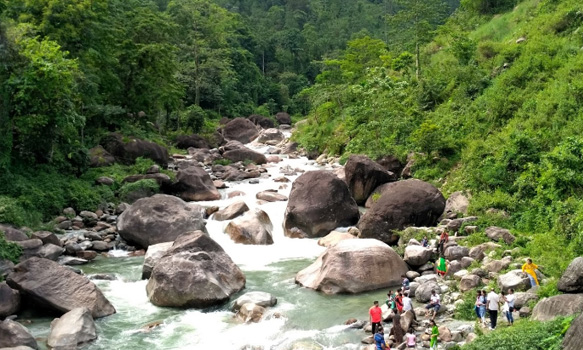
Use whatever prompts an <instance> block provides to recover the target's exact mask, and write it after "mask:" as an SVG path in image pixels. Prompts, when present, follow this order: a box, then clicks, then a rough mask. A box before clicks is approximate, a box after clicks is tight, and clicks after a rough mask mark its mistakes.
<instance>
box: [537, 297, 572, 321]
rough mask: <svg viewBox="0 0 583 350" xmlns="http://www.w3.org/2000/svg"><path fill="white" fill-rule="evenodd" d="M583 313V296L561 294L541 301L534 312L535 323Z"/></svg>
mask: <svg viewBox="0 0 583 350" xmlns="http://www.w3.org/2000/svg"><path fill="white" fill-rule="evenodd" d="M581 312H583V294H560V295H555V296H552V297H550V298H544V299H543V300H541V301H539V302H538V303H537V304H536V305H535V307H534V310H532V319H533V320H535V321H550V320H552V319H553V318H555V317H558V316H571V315H575V314H580V313H581Z"/></svg>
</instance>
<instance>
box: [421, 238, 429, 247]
mask: <svg viewBox="0 0 583 350" xmlns="http://www.w3.org/2000/svg"><path fill="white" fill-rule="evenodd" d="M421 246H422V247H423V248H427V246H429V241H428V240H427V236H425V237H423V240H422V241H421Z"/></svg>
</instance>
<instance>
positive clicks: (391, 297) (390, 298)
mask: <svg viewBox="0 0 583 350" xmlns="http://www.w3.org/2000/svg"><path fill="white" fill-rule="evenodd" d="M385 304H386V305H387V307H388V308H389V309H390V310H393V311H394V310H395V309H396V307H395V294H393V291H392V290H390V291H389V292H388V293H387V300H386V301H385Z"/></svg>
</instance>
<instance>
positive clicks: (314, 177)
mask: <svg viewBox="0 0 583 350" xmlns="http://www.w3.org/2000/svg"><path fill="white" fill-rule="evenodd" d="M359 215H360V214H359V212H358V206H357V205H356V202H355V201H354V199H353V198H352V196H351V195H350V192H349V191H348V187H347V186H346V183H345V182H344V181H342V180H340V179H339V178H338V177H336V176H335V175H334V173H332V172H330V171H323V170H319V171H308V172H306V173H304V174H302V175H301V176H300V177H298V178H297V179H296V181H294V183H293V186H292V190H291V193H290V196H289V201H288V204H287V208H286V210H285V214H284V221H283V226H284V233H285V235H286V236H288V237H294V238H314V237H324V236H326V235H327V234H328V233H330V232H331V231H332V230H334V229H335V228H337V227H347V226H353V225H354V224H356V222H357V221H358V217H359Z"/></svg>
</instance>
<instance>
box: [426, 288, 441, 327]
mask: <svg viewBox="0 0 583 350" xmlns="http://www.w3.org/2000/svg"><path fill="white" fill-rule="evenodd" d="M440 308H441V300H440V299H439V294H437V293H436V292H435V289H433V290H432V291H431V296H430V298H429V304H427V305H425V309H426V310H427V311H425V317H427V316H429V312H430V311H431V312H432V314H431V320H435V316H436V315H437V313H438V312H439V309H440Z"/></svg>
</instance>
